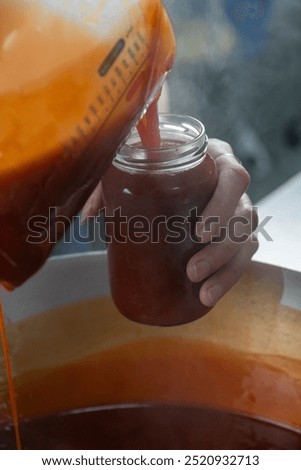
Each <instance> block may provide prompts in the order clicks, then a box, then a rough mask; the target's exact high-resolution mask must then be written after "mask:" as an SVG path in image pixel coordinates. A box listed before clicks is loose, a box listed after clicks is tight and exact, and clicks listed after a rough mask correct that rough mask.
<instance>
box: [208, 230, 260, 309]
mask: <svg viewBox="0 0 301 470" xmlns="http://www.w3.org/2000/svg"><path fill="white" fill-rule="evenodd" d="M257 249H258V240H257V238H256V237H255V236H254V235H252V236H250V238H249V240H248V242H246V243H245V244H244V245H243V246H242V248H241V250H240V251H239V252H238V253H237V254H236V255H235V256H234V257H233V258H232V259H231V260H230V261H229V262H228V263H227V264H226V265H224V266H223V267H222V268H221V269H219V270H218V271H217V272H215V273H214V274H213V275H212V276H210V277H209V279H207V280H206V282H205V283H204V284H203V285H202V287H201V290H200V300H201V302H202V304H204V305H206V306H208V307H213V306H214V305H215V304H216V302H217V301H218V300H219V299H220V298H221V297H222V296H223V295H225V294H226V292H228V290H229V289H231V287H233V286H234V284H236V282H237V281H238V280H239V279H240V277H241V276H242V275H243V274H244V273H245V271H246V268H247V267H248V266H249V264H250V262H251V258H252V256H253V255H254V253H256V251H257Z"/></svg>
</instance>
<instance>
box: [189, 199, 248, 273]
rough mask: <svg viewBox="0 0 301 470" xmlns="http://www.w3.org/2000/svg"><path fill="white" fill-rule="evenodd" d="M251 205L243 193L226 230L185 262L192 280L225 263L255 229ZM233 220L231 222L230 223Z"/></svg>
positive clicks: (213, 270) (214, 270) (215, 269)
mask: <svg viewBox="0 0 301 470" xmlns="http://www.w3.org/2000/svg"><path fill="white" fill-rule="evenodd" d="M253 218H254V216H253V207H252V205H251V201H250V199H249V198H248V196H247V195H246V194H244V195H243V196H242V197H241V199H240V201H239V204H238V206H237V208H236V211H235V214H234V217H233V218H232V219H231V220H230V221H229V224H228V230H227V232H225V233H223V234H222V235H221V236H220V237H219V238H218V239H216V240H213V241H212V243H210V244H208V245H206V246H205V247H204V248H203V249H201V250H200V251H199V252H198V253H196V254H195V255H194V256H193V257H192V258H191V259H190V260H189V262H188V264H187V276H188V277H189V279H190V280H191V281H192V282H200V281H202V280H203V279H205V278H206V277H208V276H210V275H211V274H213V273H214V272H216V271H217V270H218V269H220V268H221V267H222V266H224V265H225V264H227V263H228V262H229V261H230V260H231V258H233V256H235V255H236V253H238V251H239V250H240V249H241V248H242V244H243V243H246V242H247V241H248V239H249V237H250V235H251V233H252V232H253V231H254V230H255V228H256V227H254V222H253ZM232 222H233V223H232Z"/></svg>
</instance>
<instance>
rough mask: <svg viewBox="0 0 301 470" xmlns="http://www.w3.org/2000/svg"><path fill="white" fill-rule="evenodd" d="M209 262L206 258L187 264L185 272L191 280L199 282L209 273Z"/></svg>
mask: <svg viewBox="0 0 301 470" xmlns="http://www.w3.org/2000/svg"><path fill="white" fill-rule="evenodd" d="M210 269H211V266H210V263H209V262H208V261H206V260H202V261H198V262H197V263H194V264H192V265H189V267H188V270H187V274H188V277H189V279H190V280H191V281H192V282H200V281H202V279H204V278H205V277H207V276H209V274H210Z"/></svg>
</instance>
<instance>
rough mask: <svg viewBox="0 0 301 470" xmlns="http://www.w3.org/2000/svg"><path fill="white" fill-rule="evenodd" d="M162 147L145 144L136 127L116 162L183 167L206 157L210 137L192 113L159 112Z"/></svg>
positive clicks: (145, 165)
mask: <svg viewBox="0 0 301 470" xmlns="http://www.w3.org/2000/svg"><path fill="white" fill-rule="evenodd" d="M159 131H160V137H161V144H162V145H161V147H159V148H158V147H154V148H148V149H146V148H144V147H143V145H142V142H141V138H140V136H139V133H138V131H137V129H136V128H135V129H133V130H132V132H131V134H130V135H129V137H128V139H127V141H126V143H125V144H124V145H123V146H122V147H121V148H120V149H119V151H118V153H117V155H116V157H115V159H114V161H113V164H114V165H115V166H118V167H123V168H124V169H125V168H130V167H132V168H133V169H134V168H135V169H136V170H138V169H139V168H140V169H143V168H145V169H150V168H153V169H156V168H158V169H159V168H160V169H163V168H170V167H181V166H183V165H187V164H188V163H190V164H192V163H193V162H195V161H198V162H199V160H200V157H204V155H205V153H206V151H207V145H208V138H207V135H206V133H205V127H204V125H203V124H202V123H201V122H200V121H199V120H198V119H195V118H193V117H191V116H182V115H179V114H159Z"/></svg>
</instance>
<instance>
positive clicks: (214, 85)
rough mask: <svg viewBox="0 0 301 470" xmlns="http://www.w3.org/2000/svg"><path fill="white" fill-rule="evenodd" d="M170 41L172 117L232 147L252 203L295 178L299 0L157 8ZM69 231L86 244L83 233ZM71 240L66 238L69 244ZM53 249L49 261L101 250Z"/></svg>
mask: <svg viewBox="0 0 301 470" xmlns="http://www.w3.org/2000/svg"><path fill="white" fill-rule="evenodd" d="M164 4H165V6H166V9H167V10H168V13H169V15H170V18H171V20H172V23H173V25H174V30H175V35H176V38H177V58H176V62H175V65H174V68H173V70H172V72H171V73H170V75H169V77H168V80H167V83H168V91H169V107H170V111H171V112H174V113H180V114H181V113H182V114H188V115H191V116H194V117H196V118H198V119H200V120H201V121H202V122H204V124H205V126H206V130H207V133H208V135H209V137H217V138H220V139H222V140H226V141H227V142H229V143H231V145H232V147H233V149H234V153H235V154H236V155H237V156H238V157H239V159H240V160H241V161H242V162H243V164H244V166H245V167H246V168H247V169H248V171H249V173H250V174H251V177H252V183H251V186H250V188H249V190H248V193H249V195H250V196H251V198H252V200H253V203H255V204H256V203H257V202H258V201H260V200H261V199H262V198H263V197H265V196H266V195H268V194H269V193H271V191H273V190H275V188H277V187H279V186H280V185H281V184H283V183H284V182H285V181H287V180H288V179H289V178H290V177H292V176H293V175H295V174H296V173H298V172H300V171H301V158H300V157H301V86H300V83H301V0H248V1H245V0H185V1H183V0H164ZM73 230H75V232H76V233H77V234H78V233H79V232H80V233H81V234H82V237H87V238H86V240H87V242H88V240H89V226H87V225H85V226H80V225H79V224H75V226H74V228H73ZM71 239H72V237H71ZM104 246H105V245H104V243H103V242H101V241H99V242H96V243H94V244H93V245H91V244H89V243H86V244H85V243H81V244H80V245H78V246H76V244H74V243H72V242H71V243H67V244H66V243H64V244H63V243H61V244H59V245H58V246H57V247H56V249H55V251H54V254H58V253H62V252H63V253H72V252H74V251H88V250H90V249H91V248H92V249H93V248H96V249H99V248H104Z"/></svg>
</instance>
